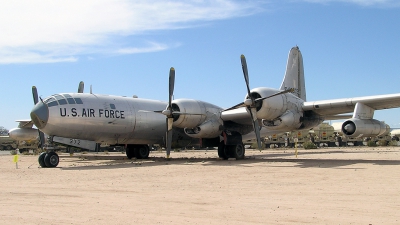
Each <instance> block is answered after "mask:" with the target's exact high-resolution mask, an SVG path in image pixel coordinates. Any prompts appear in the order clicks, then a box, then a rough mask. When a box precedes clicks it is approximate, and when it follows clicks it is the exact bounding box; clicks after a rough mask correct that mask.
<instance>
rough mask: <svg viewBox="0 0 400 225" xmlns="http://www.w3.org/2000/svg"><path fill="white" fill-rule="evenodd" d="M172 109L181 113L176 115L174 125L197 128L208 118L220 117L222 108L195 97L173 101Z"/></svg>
mask: <svg viewBox="0 0 400 225" xmlns="http://www.w3.org/2000/svg"><path fill="white" fill-rule="evenodd" d="M172 111H173V112H180V113H181V114H178V115H174V122H173V126H175V127H179V128H196V127H197V126H199V125H200V124H202V123H203V122H204V121H206V120H211V119H212V118H213V117H215V118H219V117H220V116H219V114H220V113H221V111H222V108H220V107H218V106H216V105H213V104H210V103H207V102H202V101H198V100H194V99H177V100H174V101H172Z"/></svg>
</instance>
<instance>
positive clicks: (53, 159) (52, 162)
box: [44, 152, 60, 167]
mask: <svg viewBox="0 0 400 225" xmlns="http://www.w3.org/2000/svg"><path fill="white" fill-rule="evenodd" d="M59 162H60V158H59V157H58V155H57V153H55V152H49V153H47V154H46V156H45V157H44V163H45V164H46V167H56V166H57V165H58V163H59Z"/></svg>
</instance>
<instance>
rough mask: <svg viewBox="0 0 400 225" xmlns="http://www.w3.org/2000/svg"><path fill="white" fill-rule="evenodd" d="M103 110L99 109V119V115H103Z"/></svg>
mask: <svg viewBox="0 0 400 225" xmlns="http://www.w3.org/2000/svg"><path fill="white" fill-rule="evenodd" d="M103 111H104V110H103V109H99V117H101V115H103V114H104V112H103Z"/></svg>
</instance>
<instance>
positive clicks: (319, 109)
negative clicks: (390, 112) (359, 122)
mask: <svg viewBox="0 0 400 225" xmlns="http://www.w3.org/2000/svg"><path fill="white" fill-rule="evenodd" d="M357 102H360V103H363V104H365V105H367V106H369V107H371V108H373V109H375V110H380V109H390V108H397V107H400V94H389V95H375V96H366V97H356V98H342V99H333V100H322V101H313V102H304V105H303V110H304V111H309V110H311V111H314V112H316V113H318V114H319V115H321V116H325V117H327V118H328V117H329V118H330V117H333V118H334V117H335V116H336V117H340V116H348V115H340V114H344V113H353V111H354V106H355V105H356V103H357ZM338 119H342V118H338Z"/></svg>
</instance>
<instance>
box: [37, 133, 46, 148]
mask: <svg viewBox="0 0 400 225" xmlns="http://www.w3.org/2000/svg"><path fill="white" fill-rule="evenodd" d="M38 132H39V142H40V148H41V149H42V150H43V147H44V144H45V138H44V133H43V132H42V131H40V130H38Z"/></svg>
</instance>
